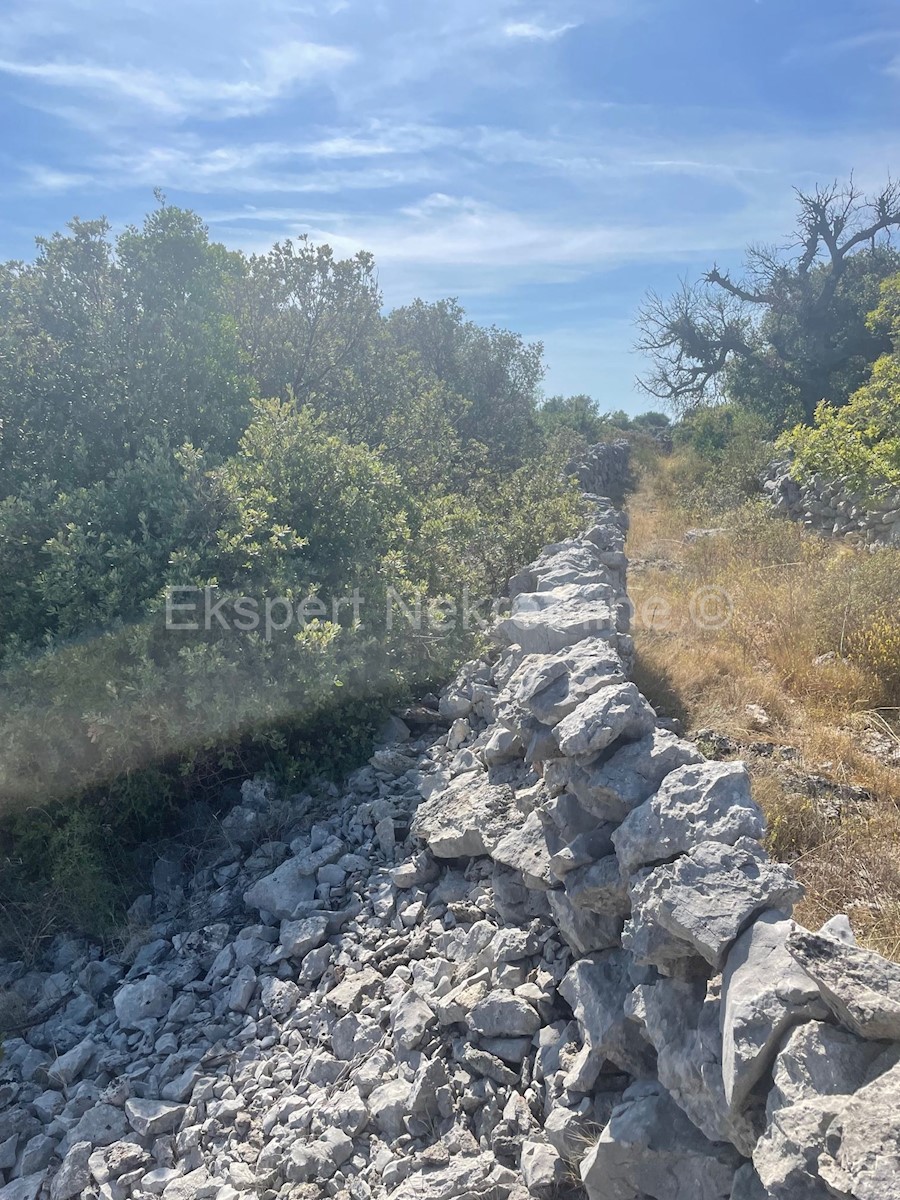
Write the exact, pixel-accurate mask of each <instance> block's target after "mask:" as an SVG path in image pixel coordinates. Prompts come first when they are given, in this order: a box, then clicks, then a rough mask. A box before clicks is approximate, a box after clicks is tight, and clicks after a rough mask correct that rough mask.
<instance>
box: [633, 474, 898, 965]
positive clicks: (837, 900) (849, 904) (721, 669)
mask: <svg viewBox="0 0 900 1200" xmlns="http://www.w3.org/2000/svg"><path fill="white" fill-rule="evenodd" d="M666 471H667V465H666V463H665V462H663V463H661V464H660V468H659V470H658V471H657V472H654V473H648V474H647V476H646V477H645V479H644V482H643V483H642V485H641V487H640V489H639V490H638V492H637V494H636V495H635V496H634V497H633V498H632V501H631V504H630V514H631V532H630V534H629V542H628V549H629V554H630V557H631V560H632V563H633V569H632V573H631V577H630V585H629V586H630V593H631V596H632V600H633V602H634V605H635V620H634V626H635V643H636V648H637V669H636V678H637V682H638V684H639V686H641V688H642V690H643V691H645V693H646V694H647V696H648V697H649V698H650V699H651V701H652V702H654V703H655V704H656V705H657V707H658V708H659V709H660V710H661V711H662V712H664V713H666V714H667V715H670V716H676V717H679V718H680V719H681V720H682V721H683V722H684V724H685V727H686V728H687V729H688V730H694V731H696V730H698V729H702V728H705V727H710V728H712V729H714V730H716V732H719V733H724V734H727V735H729V736H731V737H734V738H735V739H737V740H739V741H741V742H751V743H752V742H754V741H766V742H774V743H775V744H776V745H783V746H790V747H793V748H794V749H795V750H796V751H797V753H798V757H797V759H796V761H794V762H792V763H790V764H789V765H786V764H784V763H782V762H780V761H779V759H778V756H777V755H776V756H775V757H774V758H771V757H761V756H756V755H752V754H751V755H748V767H749V769H750V771H751V774H752V776H753V780H754V795H755V796H756V798H757V799H758V800H759V802H760V803H761V804H762V806H763V808H764V809H765V812H766V815H767V818H768V821H769V827H770V834H769V846H770V850H771V851H772V853H773V854H774V855H775V856H776V857H778V858H780V859H782V860H784V861H787V862H790V863H792V864H793V865H794V867H795V869H796V871H797V874H798V876H799V877H800V879H801V881H802V882H803V883H804V885H805V887H806V889H807V895H806V899H805V900H804V901H803V903H802V905H801V906H800V907H799V908H798V910H797V917H798V920H801V921H803V922H804V923H806V924H810V925H816V924H821V922H822V921H824V920H825V919H827V918H828V917H829V916H832V915H833V914H834V913H836V912H846V913H848V915H849V916H850V919H851V921H852V923H853V927H854V929H855V931H856V933H857V936H858V938H859V940H860V942H861V943H862V944H864V945H867V946H869V947H871V948H872V949H877V950H878V951H880V952H881V953H883V954H886V955H888V956H889V957H892V958H900V770H898V769H897V768H896V767H894V766H891V765H889V764H888V763H886V762H885V761H883V760H882V759H879V758H877V757H875V756H874V755H873V754H872V753H871V752H869V751H868V750H867V749H866V748H865V746H864V744H863V741H864V737H865V734H866V731H867V730H872V729H878V731H879V732H880V733H881V734H882V735H884V738H885V740H886V741H888V743H889V744H890V741H891V740H894V741H898V738H897V732H896V731H897V721H896V717H897V710H896V709H895V708H894V709H892V708H891V707H890V706H889V705H890V703H891V702H892V703H893V704H894V705H896V704H897V700H896V698H895V689H896V678H897V676H898V673H900V662H898V661H896V659H895V658H894V657H893V656H892V653H891V651H890V645H891V643H890V641H889V640H886V639H885V638H884V636H883V635H882V634H881V632H880V629H879V627H875V628H876V633H877V637H878V642H879V657H877V658H873V657H872V656H871V655H870V656H868V657H866V654H867V653H868V648H869V646H870V644H871V641H872V638H873V637H874V636H875V635H874V634H872V633H871V630H870V627H869V625H866V624H865V620H864V619H863V618H864V617H865V612H866V606H867V604H871V606H872V608H873V610H874V609H879V610H880V611H884V612H885V613H886V614H887V615H886V616H885V618H884V620H885V621H887V622H888V623H889V624H890V623H891V622H893V621H894V617H893V612H892V606H893V605H895V604H896V599H897V591H896V590H895V584H894V582H893V580H894V579H895V575H894V572H895V571H900V552H885V554H884V555H882V556H881V558H880V560H879V562H878V563H877V564H875V567H873V563H872V557H871V556H869V555H867V554H866V553H865V552H864V551H859V550H855V549H853V548H851V547H848V546H845V545H843V544H838V543H835V542H829V541H827V540H825V539H822V538H820V537H817V536H816V535H813V534H808V533H807V532H806V531H804V530H803V529H802V528H801V527H799V526H797V525H796V524H793V523H789V522H787V521H783V520H780V519H778V518H775V517H772V516H770V515H768V514H766V513H763V512H762V511H761V510H759V509H756V510H755V511H754V510H744V511H741V512H737V513H734V514H730V515H729V517H728V518H722V517H719V518H717V519H715V520H714V521H713V522H711V523H712V524H714V525H717V526H725V527H726V529H727V532H726V533H725V534H721V535H718V536H710V537H705V538H700V539H697V540H694V541H690V540H688V539H686V537H685V534H686V533H687V531H688V530H689V529H690V528H691V526H692V525H695V524H696V521H691V520H690V519H689V518H688V517H687V516H686V515H685V514H684V513H683V512H682V511H680V510H679V508H678V507H677V505H676V504H675V503H673V498H672V493H671V489H670V487H669V486H668V480H667V477H666ZM876 568H877V569H876ZM873 580H874V582H873ZM866 589H869V590H868V591H867V590H866ZM861 614H862V615H861ZM704 615H705V616H706V618H709V617H710V616H712V617H713V620H712V622H710V621H709V620H708V619H707V620H704ZM725 617H727V618H728V619H722V618H725ZM717 619H718V621H719V622H720V623H718V625H717ZM894 629H895V626H894V625H893V624H890V632H891V636H894ZM854 638H855V639H856V641H855V642H854ZM867 638H868V639H869V640H868V641H866V639H867ZM853 645H858V646H860V647H862V651H861V652H860V654H858V655H857V656H856V658H854V655H853V651H852V647H853ZM863 651H865V653H863ZM829 652H831V653H832V655H833V657H832V658H831V660H829V661H825V662H823V661H821V656H822V655H823V654H828V653H829ZM817 659H819V660H820V661H819V662H817V661H816V660H817ZM748 705H759V706H761V707H762V708H763V709H765V711H766V713H767V714H768V717H769V720H770V724H769V725H768V726H767V728H766V729H765V731H760V730H759V728H758V727H757V725H756V723H755V722H754V719H753V717H752V716H751V714H749V713H748V711H747V706H748ZM898 744H900V742H898ZM798 773H799V774H801V775H802V774H815V775H820V776H824V777H825V778H827V779H829V780H831V781H834V782H835V783H838V784H849V785H855V786H857V787H861V788H864V789H866V790H867V791H868V792H870V793H871V795H872V797H873V799H872V800H871V801H866V800H864V801H861V802H859V801H849V802H845V803H840V804H837V805H835V804H832V803H830V802H827V801H825V802H823V801H822V799H821V798H819V797H816V798H813V797H811V796H810V795H809V794H808V792H807V791H805V790H804V789H803V787H802V785H801V784H800V783H798V779H797V775H798Z"/></svg>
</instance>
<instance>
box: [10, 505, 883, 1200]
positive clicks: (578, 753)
mask: <svg viewBox="0 0 900 1200" xmlns="http://www.w3.org/2000/svg"><path fill="white" fill-rule="evenodd" d="M625 525H626V522H625V518H624V516H623V515H622V514H621V513H619V512H617V511H616V510H615V509H614V508H613V507H612V506H611V505H608V504H607V505H604V504H602V503H599V502H598V503H597V508H596V517H595V522H594V524H593V525H592V527H591V528H590V529H588V530H587V531H586V532H585V533H583V534H582V535H581V536H579V537H575V538H572V539H571V540H568V541H565V542H562V543H560V544H558V545H554V546H549V547H547V548H546V549H545V551H544V552H543V554H542V555H541V556H540V557H539V559H538V560H537V561H536V562H534V563H533V564H532V565H531V566H530V567H528V568H527V569H526V570H524V571H522V572H521V573H520V574H519V575H518V576H516V578H515V579H514V580H512V581H511V585H510V595H511V598H512V599H511V605H510V609H509V612H508V614H507V615H506V616H505V617H504V618H503V619H502V620H501V621H500V622H499V624H498V626H497V628H496V630H495V649H494V650H493V651H492V652H491V653H490V654H488V655H487V656H486V657H485V658H484V659H481V660H479V661H477V662H473V663H469V664H467V665H466V666H465V667H464V668H463V669H462V670H461V671H460V672H459V675H458V676H457V678H456V679H455V680H454V682H453V683H452V684H451V685H450V686H449V687H448V688H447V689H446V690H445V692H444V693H443V695H442V696H441V697H440V701H439V706H438V707H437V708H429V707H428V706H427V705H423V706H418V707H417V708H416V709H414V710H411V711H410V713H408V714H406V716H407V720H406V722H404V721H402V720H399V719H394V720H392V722H391V723H390V726H389V729H388V730H387V731H386V735H387V740H386V741H385V743H384V744H383V745H382V746H381V747H380V748H379V749H377V750H376V751H375V753H374V754H373V755H372V758H371V759H370V761H369V763H368V765H367V766H365V767H364V768H362V769H361V770H359V771H357V772H355V773H354V774H353V775H351V776H350V777H349V778H348V779H347V780H346V782H345V785H344V787H343V789H337V788H332V789H330V790H329V789H328V788H323V789H321V790H320V792H318V793H317V794H315V795H304V796H289V797H283V796H279V795H278V794H277V793H276V791H275V789H273V788H272V787H271V785H269V784H266V783H260V782H253V781H248V783H246V784H245V785H244V789H243V797H242V802H241V804H239V805H238V806H237V807H236V808H234V809H233V810H232V811H231V813H229V815H228V816H227V817H226V818H225V819H224V821H223V822H222V826H221V831H220V832H221V840H220V843H219V847H218V849H216V850H211V851H210V853H209V855H208V859H207V861H206V862H205V863H204V864H203V866H202V867H200V868H199V869H195V870H194V871H193V873H190V872H187V871H185V870H184V869H182V867H181V865H180V864H179V863H178V862H175V861H168V860H161V861H160V863H159V864H158V866H157V869H156V871H155V872H154V887H153V891H152V894H148V895H147V896H145V897H142V898H141V900H139V901H138V902H137V904H136V906H135V908H134V909H133V911H132V922H133V926H134V930H135V933H134V936H133V937H132V939H131V940H130V941H129V942H128V944H127V945H125V946H124V947H123V948H122V949H121V950H119V951H118V952H117V953H109V954H105V955H104V954H103V953H101V951H100V950H99V949H98V948H97V947H94V946H91V945H89V944H87V943H85V942H84V941H81V940H79V939H75V938H60V939H57V941H56V942H55V943H54V945H53V946H52V947H51V951H50V953H49V954H48V956H47V959H46V961H44V962H43V963H41V964H40V968H39V969H38V968H26V966H25V965H24V964H23V963H14V962H8V963H5V964H2V966H0V985H2V987H3V988H4V991H5V996H6V999H7V1001H8V1000H9V999H10V998H11V997H17V998H18V999H19V1000H20V1001H21V1002H22V1004H23V1005H25V1006H26V1007H27V1008H29V1009H30V1010H31V1011H32V1013H36V1014H37V1016H38V1017H40V1018H43V1019H40V1020H37V1021H35V1020H34V1018H32V1022H31V1023H30V1024H28V1025H27V1027H25V1028H22V1029H21V1030H20V1031H19V1032H18V1034H17V1035H15V1036H11V1037H8V1038H7V1041H6V1054H5V1058H4V1060H3V1062H2V1064H0V1172H2V1175H0V1184H2V1186H0V1198H2V1200H44V1198H47V1200H69V1198H70V1197H75V1196H84V1197H90V1198H100V1197H102V1198H103V1200H130V1198H135V1200H144V1198H146V1197H152V1196H162V1197H163V1200H206V1198H209V1200H241V1197H243V1196H248V1195H249V1196H259V1197H262V1198H263V1200H305V1198H308V1200H312V1198H313V1197H321V1196H331V1197H337V1198H339V1200H381V1198H388V1197H389V1198H391V1200H478V1198H483V1200H526V1197H528V1196H537V1197H546V1198H548V1200H549V1198H551V1197H578V1196H587V1197H588V1198H589V1200H647V1198H648V1197H652V1198H654V1200H764V1198H766V1197H770V1198H771V1197H774V1198H778V1200H825V1198H826V1197H828V1198H832V1200H833V1198H834V1197H845V1198H846V1197H854V1198H855V1200H891V1198H893V1197H900V1135H898V1124H897V1112H898V1111H900V968H898V967H897V966H896V965H894V964H893V963H890V962H887V961H886V960H884V959H882V958H880V957H879V956H877V955H874V954H871V953H868V952H867V951H865V950H861V949H859V948H858V947H857V946H856V945H855V944H854V941H853V936H852V933H851V931H850V928H849V925H848V923H847V921H846V919H845V918H843V917H836V918H834V919H833V920H832V921H830V922H829V923H828V925H826V926H825V927H824V928H823V929H822V930H820V931H818V932H810V931H808V930H805V929H802V928H800V927H799V926H797V925H796V924H795V923H793V922H792V920H791V919H790V913H791V906H792V904H793V903H794V902H795V901H796V900H797V898H798V897H799V895H800V889H799V887H798V885H797V883H796V881H795V880H794V878H793V876H792V874H791V872H790V871H789V870H788V869H787V868H786V867H784V866H782V865H780V864H777V863H774V862H772V861H770V859H769V858H768V857H767V855H766V853H765V851H764V850H763V849H762V848H761V846H760V840H759V839H760V838H761V836H762V835H763V833H764V823H763V818H762V814H761V813H760V811H759V809H758V807H757V806H756V804H755V803H754V801H753V799H752V797H751V795H750V787H749V781H748V777H747V774H746V772H745V770H744V768H743V766H742V765H741V764H740V763H737V762H724V763H723V762H710V761H707V760H705V759H704V758H703V756H702V755H701V754H700V753H699V752H698V750H697V749H696V747H695V746H694V745H692V744H691V743H690V742H688V741H685V740H683V739H682V738H680V737H678V736H676V734H675V733H673V732H672V731H671V730H670V729H669V728H667V726H666V723H665V722H664V721H660V720H658V719H657V717H656V715H655V713H654V711H653V709H652V708H651V707H650V705H649V704H648V702H647V700H646V699H645V698H644V697H643V696H642V695H641V694H640V692H639V691H638V689H637V688H636V687H635V685H634V683H633V682H631V681H630V680H629V673H630V668H631V664H632V655H633V646H632V642H631V638H630V635H629V632H628V604H627V596H626V591H625V569H626V560H625V556H624V533H625Z"/></svg>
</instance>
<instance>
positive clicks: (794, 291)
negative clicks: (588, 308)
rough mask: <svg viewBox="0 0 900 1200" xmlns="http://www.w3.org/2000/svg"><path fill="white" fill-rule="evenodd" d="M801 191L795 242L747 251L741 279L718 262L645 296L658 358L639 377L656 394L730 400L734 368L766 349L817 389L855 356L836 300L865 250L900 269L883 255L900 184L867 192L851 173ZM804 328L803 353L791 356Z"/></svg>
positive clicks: (652, 351) (644, 315)
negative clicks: (671, 290)
mask: <svg viewBox="0 0 900 1200" xmlns="http://www.w3.org/2000/svg"><path fill="white" fill-rule="evenodd" d="M796 195H797V202H798V208H799V213H798V221H797V230H796V237H795V239H794V240H793V241H792V242H791V243H789V244H788V245H787V246H785V247H777V246H774V247H773V246H751V247H749V249H748V250H747V253H746V257H745V262H744V270H743V272H742V275H741V277H740V278H738V279H734V278H732V276H731V274H730V273H729V272H728V271H720V270H719V268H718V266H717V265H715V264H714V265H713V266H712V268H711V269H710V270H709V271H707V273H706V274H705V275H704V276H703V277H702V279H701V281H700V282H699V283H696V284H690V283H688V282H686V281H683V282H682V284H681V286H680V288H679V289H678V291H676V293H675V294H674V295H673V296H672V297H670V298H669V299H663V298H661V297H660V296H659V295H658V294H657V293H655V292H650V293H649V294H648V295H647V297H646V299H645V300H644V303H643V305H642V306H641V308H640V310H639V313H638V327H639V330H640V334H639V338H638V341H637V343H636V348H637V349H638V350H639V351H641V352H643V353H644V354H646V355H648V357H649V358H650V360H651V362H652V366H651V368H650V370H649V371H648V372H647V373H646V374H645V375H644V376H643V377H642V378H640V379H639V381H638V382H639V383H640V385H641V386H642V387H643V388H644V390H645V391H646V392H648V393H649V394H650V395H652V396H655V397H656V398H658V399H660V400H664V401H666V402H668V404H669V405H670V406H671V407H673V408H674V409H675V410H676V411H680V412H684V411H686V410H689V409H691V408H692V407H695V406H696V405H698V404H700V403H702V402H704V401H707V400H711V399H719V398H721V397H722V395H723V387H724V381H725V376H726V368H727V367H728V366H729V365H730V364H732V363H733V362H735V361H736V360H741V359H752V358H754V356H759V355H765V354H768V355H774V356H776V358H778V357H780V358H781V360H782V365H783V366H784V368H785V371H786V372H788V373H790V372H792V371H793V373H794V374H795V375H796V376H797V378H796V380H795V383H796V385H797V388H798V389H799V390H800V391H803V379H802V375H803V373H804V371H805V372H807V373H808V374H809V376H810V386H812V387H813V389H814V388H815V387H816V386H818V384H819V379H820V377H821V376H822V374H823V373H826V374H827V372H829V371H833V370H835V369H836V368H838V367H840V366H841V365H842V363H843V362H844V361H845V360H846V359H847V358H849V357H852V356H853V355H854V353H855V352H856V345H855V343H854V339H853V338H848V337H847V336H845V335H846V329H845V328H844V329H842V328H841V324H842V321H841V319H840V318H841V316H842V314H838V313H836V312H835V300H836V297H837V295H838V293H839V291H840V289H841V287H842V284H843V282H844V281H845V279H846V278H847V277H848V275H849V274H851V273H852V269H853V266H854V263H855V261H856V260H857V259H858V257H859V255H860V254H861V253H862V252H865V251H871V252H872V256H873V260H875V261H873V268H874V270H875V272H876V274H877V273H879V272H880V276H881V277H883V276H884V275H885V274H888V273H893V271H896V270H897V269H898V265H900V264H898V260H896V258H895V256H893V255H881V256H880V257H879V256H877V255H876V251H877V249H878V248H879V247H880V246H882V245H883V244H884V243H885V242H887V241H888V240H889V238H890V235H891V231H892V230H893V229H895V228H897V227H898V226H900V185H898V184H896V183H894V182H892V181H888V184H887V186H886V187H885V188H884V189H883V190H882V191H881V192H879V193H878V194H877V195H875V196H871V197H869V196H866V195H865V194H864V193H863V192H862V191H861V190H860V189H859V188H857V186H856V185H855V183H854V182H853V179H852V178H851V179H850V181H849V183H847V184H844V185H841V184H838V183H837V182H835V183H832V184H830V185H828V186H827V187H816V188H815V190H814V191H812V192H803V191H800V190H799V189H796ZM857 274H858V272H857ZM862 316H863V317H864V313H863V314H862ZM836 318H838V319H836ZM843 325H844V326H846V320H843ZM763 327H765V328H763ZM788 328H789V329H790V334H788V333H787V332H786V330H787V329H788ZM798 331H800V333H802V338H803V346H804V349H803V353H802V354H801V355H799V356H798V361H796V362H792V361H791V350H792V349H796V346H795V345H793V343H795V342H796V341H797V338H798ZM780 335H781V336H780ZM813 379H814V380H815V382H813ZM810 395H814V390H813V392H811V393H810ZM820 398H821V397H816V399H815V400H812V401H811V403H812V404H813V405H814V404H815V403H816V401H817V399H820ZM804 407H808V404H807V403H804Z"/></svg>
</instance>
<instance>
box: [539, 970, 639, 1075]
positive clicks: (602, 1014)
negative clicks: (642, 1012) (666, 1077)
mask: <svg viewBox="0 0 900 1200" xmlns="http://www.w3.org/2000/svg"><path fill="white" fill-rule="evenodd" d="M628 969H629V959H628V955H627V954H625V952H624V951H622V950H605V951H600V952H599V953H596V954H590V955H588V956H586V957H585V958H582V959H580V960H579V961H578V962H576V963H575V964H574V965H573V966H572V967H571V968H570V970H569V971H568V973H567V974H566V976H565V978H564V979H563V980H562V982H561V983H560V985H559V991H560V994H561V995H562V996H563V997H564V998H565V999H566V1000H567V1001H568V1003H569V1006H570V1007H571V1009H572V1012H573V1013H574V1014H575V1019H576V1020H577V1021H578V1023H579V1025H580V1026H581V1027H582V1030H583V1032H584V1040H585V1042H586V1044H587V1045H588V1046H589V1048H590V1051H591V1054H592V1056H593V1058H594V1059H595V1060H596V1061H598V1063H600V1062H602V1060H604V1059H609V1060H610V1061H611V1062H613V1063H615V1065H616V1066H617V1067H618V1068H619V1069H620V1070H622V1071H627V1072H628V1074H630V1075H634V1076H636V1077H638V1078H645V1077H648V1076H650V1075H651V1074H652V1073H653V1070H654V1065H655V1058H656V1056H655V1054H654V1052H653V1050H652V1049H651V1048H650V1047H649V1046H648V1045H647V1043H646V1042H645V1041H644V1039H643V1038H642V1037H641V1036H640V1033H639V1032H638V1029H637V1026H636V1025H635V1024H634V1022H633V1021H631V1020H629V1018H628V1016H627V1015H626V1012H625V1001H626V1000H627V998H628V996H629V994H630V993H631V990H632V981H631V978H630V976H629V970H628Z"/></svg>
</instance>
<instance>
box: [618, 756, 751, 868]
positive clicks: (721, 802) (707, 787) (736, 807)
mask: <svg viewBox="0 0 900 1200" xmlns="http://www.w3.org/2000/svg"><path fill="white" fill-rule="evenodd" d="M764 826H765V822H764V820H763V815H762V812H761V811H760V808H759V806H758V805H757V804H756V803H755V802H754V801H753V799H752V797H751V795H750V777H749V775H748V774H747V769H746V767H745V766H744V764H743V763H740V762H703V763H698V764H696V765H693V764H692V765H690V766H684V767H678V768H677V769H676V770H674V771H672V772H671V773H670V774H669V775H667V776H666V778H665V779H664V780H663V782H662V784H661V785H660V788H659V791H657V792H656V794H655V795H653V796H651V797H650V799H649V800H646V801H645V802H644V803H643V804H642V805H640V807H638V808H636V809H634V810H633V811H632V812H631V813H629V815H628V816H627V817H626V818H625V820H624V821H623V822H622V824H621V825H620V826H619V828H618V829H617V830H616V832H615V833H614V834H613V836H612V840H613V844H614V845H615V847H616V854H617V856H618V859H619V863H620V864H621V867H622V873H623V875H626V876H627V875H633V874H634V872H635V871H636V870H638V868H640V867H646V866H652V865H655V864H656V863H661V862H668V861H670V860H671V859H673V858H675V857H676V856H677V855H679V854H686V853H687V852H688V851H689V850H692V849H693V848H694V846H696V845H698V844H699V843H700V842H722V843H724V844H725V845H728V846H733V845H734V843H735V842H736V841H738V840H739V839H740V838H743V837H747V838H757V839H758V838H760V837H762V834H763V830H764Z"/></svg>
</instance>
